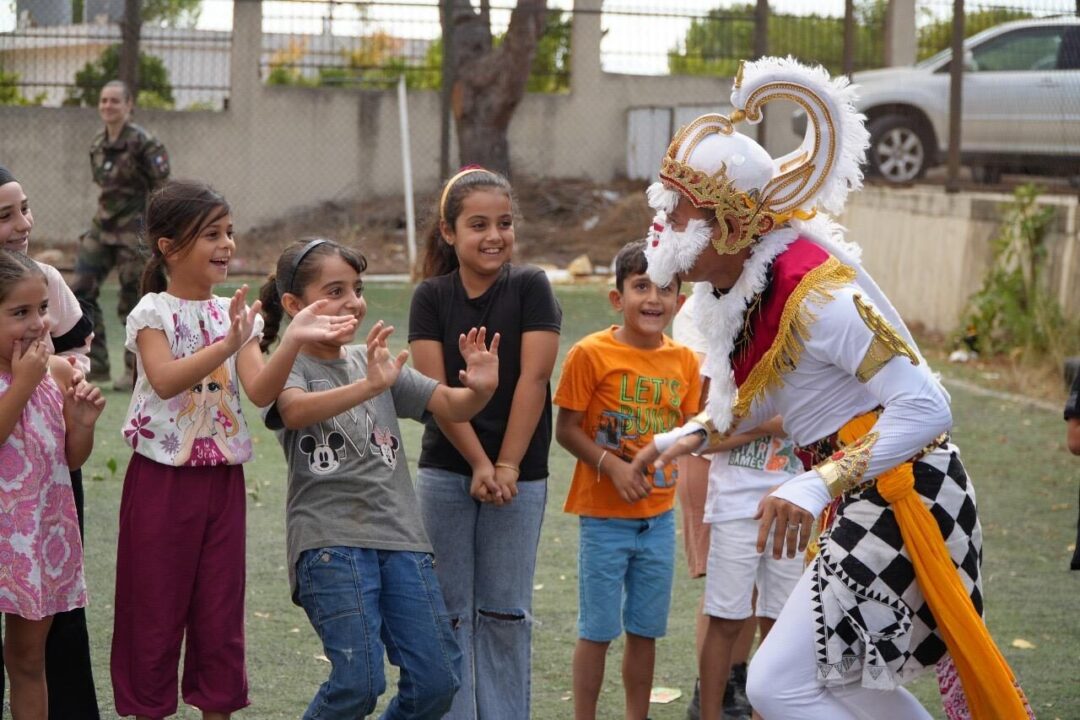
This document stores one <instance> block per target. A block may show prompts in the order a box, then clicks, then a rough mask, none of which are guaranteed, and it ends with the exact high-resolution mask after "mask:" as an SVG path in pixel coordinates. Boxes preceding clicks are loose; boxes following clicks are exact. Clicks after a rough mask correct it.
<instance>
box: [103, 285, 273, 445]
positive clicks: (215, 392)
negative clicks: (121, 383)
mask: <svg viewBox="0 0 1080 720" xmlns="http://www.w3.org/2000/svg"><path fill="white" fill-rule="evenodd" d="M229 302H230V299H229V298H223V297H213V298H211V299H209V300H181V299H180V298H178V297H175V296H173V295H169V294H168V293H150V294H147V295H144V296H143V298H142V299H141V300H140V301H139V304H138V305H136V306H135V309H134V310H132V311H131V312H130V313H129V314H128V319H127V337H126V339H125V342H124V346H125V347H126V348H127V349H128V350H130V351H132V352H133V353H135V358H136V363H137V369H138V377H137V379H136V381H135V389H134V391H133V392H132V394H131V404H130V405H129V406H128V412H127V417H126V418H125V420H124V426H123V429H122V434H123V437H124V442H126V443H127V444H128V445H130V446H131V447H132V449H134V450H135V452H137V453H139V454H141V455H144V456H145V457H148V458H150V459H151V460H154V461H156V462H159V463H161V464H163V465H174V466H184V465H226V464H227V465H237V464H240V463H244V462H247V461H248V460H250V459H251V435H250V434H249V432H248V427H247V422H246V420H245V419H244V414H243V412H242V410H241V407H240V389H239V387H240V386H239V383H238V382H237V379H236V355H235V354H233V355H232V357H230V358H229V359H228V360H227V361H226V362H225V363H223V364H222V365H221V366H220V367H219V368H218V369H216V370H214V371H213V372H212V373H211V374H210V375H208V376H207V377H206V378H203V380H202V381H200V382H199V383H197V384H196V385H194V386H193V387H192V388H191V389H189V390H185V391H184V392H182V393H180V394H179V395H177V396H176V397H174V398H171V399H169V400H162V399H161V398H160V397H158V395H157V393H155V392H154V389H153V388H152V387H151V386H150V381H149V380H148V379H147V377H146V371H145V369H144V368H143V359H142V357H141V356H140V355H139V347H138V345H137V344H136V338H137V337H138V335H139V331H140V330H143V329H144V328H154V329H157V330H161V331H162V332H164V333H165V337H166V339H168V341H169V347H170V348H171V349H172V355H173V357H174V358H182V357H187V356H189V355H193V354H195V353H196V352H197V351H199V350H201V349H202V348H204V347H206V346H208V345H210V344H211V343H213V342H215V341H217V340H220V339H221V338H223V337H225V336H226V335H227V334H228V332H229V326H230V325H231V321H230V318H229V314H228V312H229ZM262 328H263V319H262V317H261V316H258V317H257V318H256V321H255V326H254V328H252V333H251V337H249V338H248V340H247V342H251V341H252V340H254V339H257V338H258V337H260V336H261V335H262Z"/></svg>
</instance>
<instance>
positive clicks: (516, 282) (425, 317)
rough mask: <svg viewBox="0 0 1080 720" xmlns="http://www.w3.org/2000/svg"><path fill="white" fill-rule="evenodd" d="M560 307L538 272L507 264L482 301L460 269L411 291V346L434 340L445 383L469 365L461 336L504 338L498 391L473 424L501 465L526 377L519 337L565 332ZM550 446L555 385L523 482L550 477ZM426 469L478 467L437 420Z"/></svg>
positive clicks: (427, 434) (423, 463)
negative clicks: (477, 331)
mask: <svg viewBox="0 0 1080 720" xmlns="http://www.w3.org/2000/svg"><path fill="white" fill-rule="evenodd" d="M561 326H562V308H560V307H559V301H558V300H556V299H555V294H554V293H553V292H552V290H551V284H550V283H549V282H548V279H547V275H545V274H544V271H543V270H541V269H540V268H536V267H531V266H528V265H526V266H513V265H509V264H508V265H506V266H504V267H503V269H502V270H501V271H500V273H499V277H498V279H497V280H496V281H495V284H494V285H492V286H491V287H490V288H488V289H487V292H485V293H484V294H483V295H481V296H479V297H475V298H471V299H470V298H469V297H468V294H467V293H466V292H465V287H464V286H463V285H462V284H461V276H460V275H459V274H458V272H457V271H454V272H452V273H449V274H447V275H440V276H438V277H433V278H428V279H427V280H425V281H424V282H422V283H420V286H419V287H417V288H416V292H415V293H413V297H412V307H411V308H410V310H409V342H410V343H411V342H412V341H414V340H436V341H438V342H441V343H442V346H443V364H444V366H445V370H446V380H447V384H449V385H451V386H455V387H460V386H461V382H460V381H459V380H458V371H459V370H464V369H465V360H464V358H462V357H461V353H460V352H459V351H458V336H459V335H460V334H461V333H463V332H468V331H469V329H470V328H473V327H486V328H487V336H488V340H489V341H490V339H491V338H492V337H494V335H495V333H496V332H497V333H499V334H500V336H501V339H500V341H499V387H498V389H497V390H496V391H495V395H494V396H493V397H492V398H491V401H490V402H489V403H488V404H487V405H486V406H485V407H484V409H483V410H481V411H480V412H479V413H477V414H476V416H475V417H473V419H472V421H471V424H472V426H473V429H474V430H476V435H477V437H478V438H480V444H481V445H482V446H483V448H484V452H486V453H487V456H488V457H489V458H490V459H491V461H492V462H495V461H496V460H497V459H498V455H499V448H500V447H501V446H502V441H503V434H504V433H505V430H506V423H507V421H508V420H509V419H510V405H511V403H512V401H513V399H514V390H515V389H516V388H517V381H518V378H519V377H520V375H521V336H522V335H523V334H524V333H527V332H530V331H536V330H543V331H551V332H556V333H557V332H559V330H560V328H561ZM550 447H551V385H550V384H549V385H548V390H547V399H546V401H545V403H544V410H543V412H542V413H541V414H540V422H539V423H537V426H536V432H534V433H533V436H532V440H530V441H529V447H528V449H527V450H526V451H525V456H524V457H523V458H522V459H521V464H520V466H521V477H520V478H519V479H521V480H542V479H544V478H546V477H547V476H548V450H549V449H550ZM420 467H430V468H439V469H441V470H449V471H450V472H455V473H458V474H461V475H472V467H471V466H470V465H469V463H468V462H467V461H466V460H465V458H463V457H462V456H461V453H459V452H458V451H457V448H455V447H454V446H453V444H452V443H451V442H450V441H449V440H447V439H446V436H444V435H443V434H442V432H441V431H440V430H439V427H438V426H437V425H436V424H435V420H434V419H433V418H432V419H429V420H428V421H427V423H426V427H425V429H424V441H423V449H422V450H421V452H420Z"/></svg>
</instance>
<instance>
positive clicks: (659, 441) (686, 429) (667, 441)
mask: <svg viewBox="0 0 1080 720" xmlns="http://www.w3.org/2000/svg"><path fill="white" fill-rule="evenodd" d="M694 433H700V434H701V443H700V444H699V445H698V446H697V448H695V449H694V452H698V451H700V450H701V449H702V448H703V447H705V443H706V441H707V440H708V439H709V432H708V430H706V429H705V426H704V425H702V424H701V423H699V422H694V421H693V420H691V421H690V422H688V423H686V424H685V425H683V426H682V427H677V428H675V429H674V430H668V431H667V432H664V433H657V434H656V435H653V444H654V445H656V449H657V450H659V451H660V452H664V451H665V450H667V449H668V448H670V447H671V446H672V445H674V444H675V443H677V442H678V441H679V440H682V439H683V438H684V437H686V436H687V435H693V434H694Z"/></svg>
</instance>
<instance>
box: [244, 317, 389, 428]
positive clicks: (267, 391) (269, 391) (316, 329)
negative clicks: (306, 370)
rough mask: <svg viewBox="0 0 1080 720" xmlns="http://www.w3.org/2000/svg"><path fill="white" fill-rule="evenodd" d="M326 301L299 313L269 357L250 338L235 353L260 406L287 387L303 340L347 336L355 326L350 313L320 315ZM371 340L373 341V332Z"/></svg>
mask: <svg viewBox="0 0 1080 720" xmlns="http://www.w3.org/2000/svg"><path fill="white" fill-rule="evenodd" d="M327 302H328V301H327V300H318V301H316V302H314V303H312V304H311V305H308V306H307V307H305V308H304V309H303V310H301V311H300V312H299V313H297V314H296V317H294V318H293V319H292V320H291V321H290V322H289V326H288V327H287V328H286V329H285V333H284V334H283V335H282V336H281V342H279V343H278V346H277V347H276V348H275V349H274V352H273V353H271V354H270V357H269V358H268V359H264V358H263V354H262V352H261V351H260V350H259V345H258V343H255V342H249V343H248V344H246V345H244V346H243V347H242V348H241V349H240V352H239V353H238V354H237V356H236V374H237V375H239V376H240V384H241V385H243V386H244V392H245V393H246V394H247V396H248V399H250V400H251V402H253V403H255V404H256V405H257V406H259V407H266V406H267V405H269V404H270V403H272V402H274V400H275V398H277V396H278V393H280V392H281V390H282V388H284V387H285V382H286V381H287V380H288V379H289V372H291V371H292V366H293V363H294V362H296V356H297V355H298V354H299V353H300V349H301V348H302V347H303V346H304V343H309V342H330V341H333V340H336V339H338V338H341V337H345V336H347V335H348V334H349V333H351V332H352V331H353V330H354V329H355V328H356V318H355V317H353V316H351V315H340V316H329V315H320V314H319V312H320V311H321V310H322V309H323V308H324V307H325V306H326V303H327ZM381 327H382V322H381V321H380V322H379V323H377V324H376V326H375V327H374V328H372V333H375V332H376V329H377V328H378V329H381ZM368 343H369V344H370V343H371V335H369V336H368Z"/></svg>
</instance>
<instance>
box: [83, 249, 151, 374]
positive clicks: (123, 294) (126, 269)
mask: <svg viewBox="0 0 1080 720" xmlns="http://www.w3.org/2000/svg"><path fill="white" fill-rule="evenodd" d="M146 259H147V254H146V251H145V250H144V249H143V248H142V246H141V245H140V244H139V240H138V237H137V236H136V235H135V234H134V233H122V234H120V233H118V234H106V233H104V232H102V231H100V230H98V229H97V228H95V229H93V230H90V231H89V232H87V233H86V234H85V235H83V237H82V242H81V243H80V245H79V255H78V257H77V258H76V259H75V283H74V284H73V285H72V288H71V289H72V291H73V292H74V293H75V297H76V298H78V299H79V304H80V305H82V307H83V312H84V313H85V312H90V313H92V316H93V318H94V340H93V342H92V343H91V346H90V373H91V375H93V376H96V377H106V376H108V375H109V372H110V369H109V349H108V346H107V345H106V344H105V317H104V314H103V313H102V311H101V306H100V305H99V304H98V296H99V295H100V293H101V283H102V282H103V281H104V280H105V278H106V277H108V275H109V273H110V272H112V270H113V268H116V274H117V275H118V276H119V279H120V300H119V302H118V303H117V306H116V310H117V313H118V314H119V315H120V322H121V323H125V322H127V315H128V313H129V312H131V310H132V308H134V307H135V305H136V304H137V303H138V302H139V282H140V280H141V279H142V272H143V268H144V267H146ZM124 367H125V368H126V369H127V370H128V371H132V370H134V368H135V356H134V355H133V354H132V353H130V352H126V351H125V353H124Z"/></svg>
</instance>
